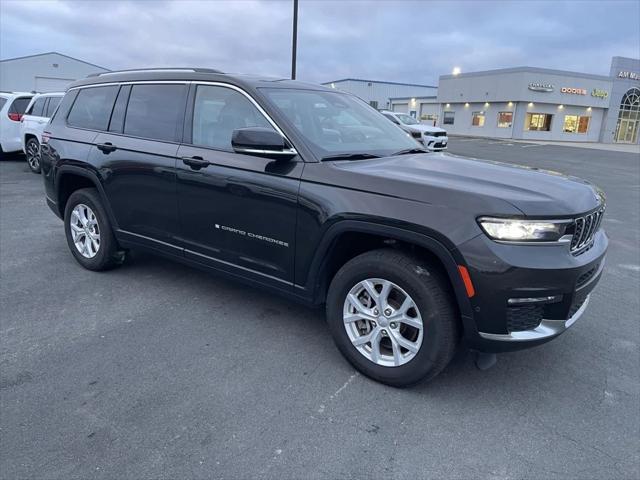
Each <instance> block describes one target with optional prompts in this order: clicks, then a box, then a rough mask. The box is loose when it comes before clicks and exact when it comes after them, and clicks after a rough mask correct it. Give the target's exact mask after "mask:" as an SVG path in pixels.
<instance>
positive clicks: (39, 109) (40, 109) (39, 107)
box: [27, 97, 47, 117]
mask: <svg viewBox="0 0 640 480" xmlns="http://www.w3.org/2000/svg"><path fill="white" fill-rule="evenodd" d="M46 101H47V97H40V98H38V99H37V100H36V101H35V102H33V105H31V108H30V109H29V111H28V112H27V114H28V115H35V116H37V117H41V116H42V114H43V113H44V104H45V103H46Z"/></svg>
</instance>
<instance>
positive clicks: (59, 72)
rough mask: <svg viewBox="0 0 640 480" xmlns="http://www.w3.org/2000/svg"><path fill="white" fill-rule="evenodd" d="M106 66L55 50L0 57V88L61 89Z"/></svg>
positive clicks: (105, 69)
mask: <svg viewBox="0 0 640 480" xmlns="http://www.w3.org/2000/svg"><path fill="white" fill-rule="evenodd" d="M108 71H109V70H108V69H107V68H104V67H100V66H99V65H94V64H93V63H89V62H85V61H83V60H78V59H77V58H73V57H69V56H67V55H63V54H61V53H57V52H49V53H41V54H39V55H29V56H27V57H18V58H9V59H6V60H0V90H2V91H7V92H11V91H17V92H30V91H35V92H56V91H64V90H66V88H67V86H68V85H69V84H70V83H71V82H73V81H74V80H78V79H80V78H85V77H86V76H87V75H89V74H92V73H100V72H108Z"/></svg>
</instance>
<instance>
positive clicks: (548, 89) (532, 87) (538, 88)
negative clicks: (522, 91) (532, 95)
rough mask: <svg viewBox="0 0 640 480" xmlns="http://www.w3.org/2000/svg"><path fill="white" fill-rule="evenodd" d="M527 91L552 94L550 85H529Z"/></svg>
mask: <svg viewBox="0 0 640 480" xmlns="http://www.w3.org/2000/svg"><path fill="white" fill-rule="evenodd" d="M529 90H533V91H534V92H553V85H552V84H550V83H530V84H529Z"/></svg>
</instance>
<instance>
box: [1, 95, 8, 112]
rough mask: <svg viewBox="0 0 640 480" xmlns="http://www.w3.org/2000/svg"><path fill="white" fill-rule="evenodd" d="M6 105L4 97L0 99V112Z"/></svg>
mask: <svg viewBox="0 0 640 480" xmlns="http://www.w3.org/2000/svg"><path fill="white" fill-rule="evenodd" d="M5 103H7V99H6V98H4V97H0V110H1V109H2V107H4V104H5Z"/></svg>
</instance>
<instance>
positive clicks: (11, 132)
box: [0, 92, 33, 155]
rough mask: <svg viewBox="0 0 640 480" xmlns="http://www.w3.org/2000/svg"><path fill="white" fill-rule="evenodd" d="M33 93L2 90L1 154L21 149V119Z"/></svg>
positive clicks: (0, 118) (0, 94)
mask: <svg viewBox="0 0 640 480" xmlns="http://www.w3.org/2000/svg"><path fill="white" fill-rule="evenodd" d="M32 97H33V93H19V92H0V155H4V153H9V152H17V151H19V150H20V146H21V142H20V120H22V115H23V114H24V112H25V110H26V109H27V106H28V105H29V101H31V98H32Z"/></svg>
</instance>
